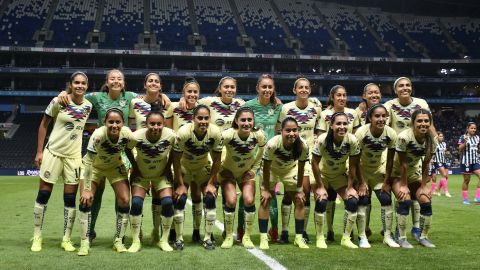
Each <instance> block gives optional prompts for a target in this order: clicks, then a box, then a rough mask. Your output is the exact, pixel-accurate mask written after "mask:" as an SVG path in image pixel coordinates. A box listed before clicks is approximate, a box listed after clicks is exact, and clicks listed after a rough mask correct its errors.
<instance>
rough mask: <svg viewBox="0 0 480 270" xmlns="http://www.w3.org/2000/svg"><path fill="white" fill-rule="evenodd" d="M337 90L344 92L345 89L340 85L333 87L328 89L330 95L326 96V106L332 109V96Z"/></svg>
mask: <svg viewBox="0 0 480 270" xmlns="http://www.w3.org/2000/svg"><path fill="white" fill-rule="evenodd" d="M338 89H345V92H346V91H347V89H346V88H345V87H344V86H342V85H339V84H337V85H334V86H333V87H332V88H330V93H329V94H328V99H327V106H328V107H330V108H333V105H334V104H333V96H334V95H335V94H336V93H337V91H338Z"/></svg>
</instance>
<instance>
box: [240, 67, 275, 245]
mask: <svg viewBox="0 0 480 270" xmlns="http://www.w3.org/2000/svg"><path fill="white" fill-rule="evenodd" d="M256 90H257V98H255V99H252V100H249V101H247V102H246V103H245V106H248V107H250V108H252V110H253V112H254V115H255V119H254V120H255V127H257V128H258V129H261V130H263V132H264V134H265V136H266V141H268V140H270V139H271V138H273V137H274V136H275V134H276V130H277V126H278V119H279V117H280V112H281V110H282V106H283V104H281V103H278V100H277V98H276V91H275V82H274V80H273V77H272V75H270V74H263V75H261V76H260V77H259V78H258V80H257V86H256ZM261 172H262V170H261V169H260V170H259V174H258V177H259V179H260V180H259V181H261V179H262V173H261ZM277 189H278V184H277V186H276V187H275V191H276V190H277ZM277 205H278V203H277V196H276V193H273V194H272V200H271V201H270V221H271V223H272V228H271V229H270V230H269V231H268V234H269V235H270V239H271V240H272V241H273V242H276V241H277V240H278V207H277ZM238 208H239V209H238V211H239V212H238V228H237V239H241V238H242V236H243V233H244V230H243V224H244V222H243V219H242V216H243V215H242V213H241V211H242V209H243V200H242V199H241V198H240V201H239V207H238Z"/></svg>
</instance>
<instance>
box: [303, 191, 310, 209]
mask: <svg viewBox="0 0 480 270" xmlns="http://www.w3.org/2000/svg"><path fill="white" fill-rule="evenodd" d="M304 205H305V207H310V192H307V193H305V204H304Z"/></svg>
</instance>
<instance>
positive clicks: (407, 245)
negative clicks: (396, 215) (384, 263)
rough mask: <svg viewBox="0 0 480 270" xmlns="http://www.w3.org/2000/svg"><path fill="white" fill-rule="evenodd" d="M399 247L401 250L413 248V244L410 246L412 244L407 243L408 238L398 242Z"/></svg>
mask: <svg viewBox="0 0 480 270" xmlns="http://www.w3.org/2000/svg"><path fill="white" fill-rule="evenodd" d="M398 245H399V246H400V247H401V248H413V246H412V244H410V243H409V242H408V241H407V238H403V239H400V240H398Z"/></svg>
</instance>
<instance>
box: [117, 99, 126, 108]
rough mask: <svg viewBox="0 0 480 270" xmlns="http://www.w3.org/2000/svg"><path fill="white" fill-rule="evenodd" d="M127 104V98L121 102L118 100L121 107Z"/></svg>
mask: <svg viewBox="0 0 480 270" xmlns="http://www.w3.org/2000/svg"><path fill="white" fill-rule="evenodd" d="M125 104H127V101H126V100H120V102H118V105H120V107H125Z"/></svg>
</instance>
